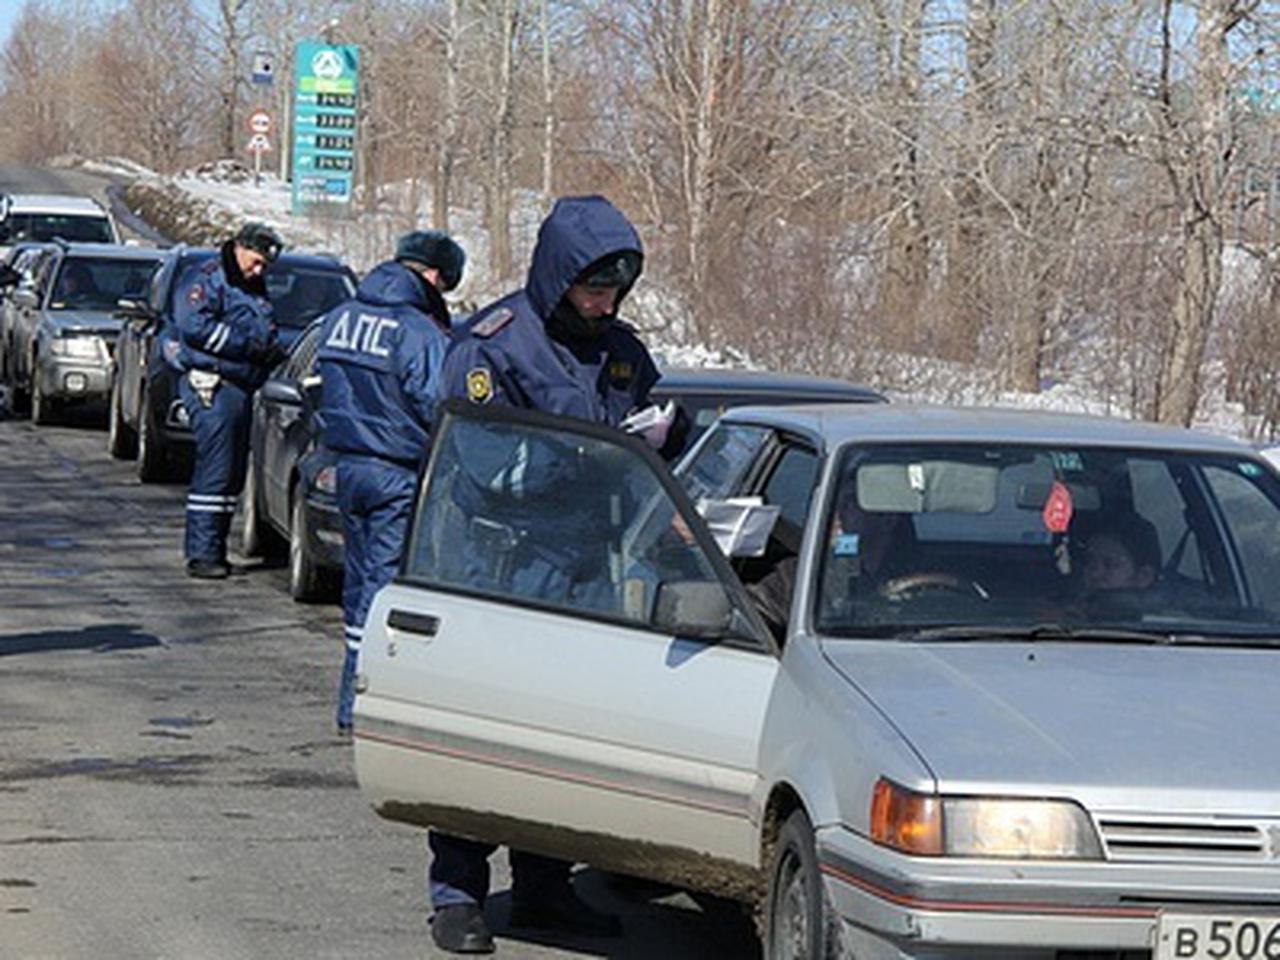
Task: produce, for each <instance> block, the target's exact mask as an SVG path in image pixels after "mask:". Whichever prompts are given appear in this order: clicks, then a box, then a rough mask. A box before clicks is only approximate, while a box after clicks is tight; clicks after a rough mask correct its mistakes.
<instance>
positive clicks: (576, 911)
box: [429, 196, 682, 953]
mask: <svg viewBox="0 0 1280 960" xmlns="http://www.w3.org/2000/svg"><path fill="white" fill-rule="evenodd" d="M642 265H643V250H642V247H641V245H640V238H639V236H638V235H637V233H636V231H635V229H634V228H633V227H632V225H631V224H630V222H628V220H627V218H626V217H625V216H624V215H623V214H622V213H621V212H620V211H619V210H618V209H617V208H615V207H614V206H613V205H612V204H611V203H610V202H609V201H608V200H606V199H605V198H604V197H599V196H589V197H567V198H563V199H561V200H559V201H557V203H556V204H555V207H554V208H553V209H552V211H551V214H550V215H549V216H548V217H547V219H546V220H545V221H544V222H543V224H542V226H541V228H540V230H539V232H538V240H537V244H536V246H535V248H534V251H533V259H532V263H531V264H530V267H529V273H528V278H527V281H526V283H525V286H524V288H523V289H521V290H519V291H517V292H515V293H512V294H509V295H508V296H506V297H504V298H502V299H500V300H498V301H497V302H495V303H493V304H492V305H490V306H489V307H487V308H485V309H483V310H482V311H480V312H478V313H477V314H476V315H475V317H474V318H473V319H472V320H471V321H470V322H469V323H468V324H467V325H466V326H465V327H464V328H463V329H462V330H460V331H458V332H457V333H456V334H455V341H454V343H453V345H452V346H451V347H450V349H449V353H448V356H447V357H446V358H445V364H444V371H443V384H444V395H445V396H447V397H465V398H467V399H469V400H470V401H471V402H472V403H477V404H489V403H496V404H507V405H511V406H516V407H523V408H526V409H536V410H541V411H545V412H549V413H555V414H562V415H565V416H570V417H577V418H580V419H585V420H591V421H594V422H596V423H605V424H610V425H614V426H624V425H625V424H626V422H627V420H628V417H629V415H632V414H634V413H635V412H636V411H638V410H645V409H651V408H650V403H649V390H650V389H651V388H652V386H653V385H654V383H655V382H656V381H657V380H658V371H657V368H656V366H655V365H654V362H653V360H652V358H651V357H650V355H649V352H648V350H647V349H646V348H645V347H644V345H643V344H642V343H641V342H640V340H639V338H638V337H637V336H636V334H635V333H634V331H633V330H632V329H631V328H630V327H629V326H627V325H626V324H624V323H622V322H620V321H619V320H618V319H617V316H616V315H617V310H618V306H619V304H620V303H621V302H622V300H623V298H624V297H626V295H627V293H628V292H629V291H630V290H631V287H632V286H633V284H634V283H635V281H636V279H637V278H638V277H639V275H640V270H641V267H642ZM649 421H650V423H651V425H650V426H649V428H648V429H647V430H646V431H645V438H646V440H648V442H649V443H650V444H651V445H652V446H653V447H655V448H664V447H665V448H666V449H665V450H663V452H664V453H665V454H671V453H672V452H673V449H672V445H673V444H678V443H681V442H682V438H681V437H680V436H679V432H680V431H679V430H678V429H672V427H673V425H674V421H673V419H672V417H671V416H670V413H669V412H668V413H667V414H665V415H662V416H657V417H652V416H651V417H650V418H649ZM464 459H466V460H467V461H468V463H469V464H470V469H471V470H472V471H473V473H474V474H475V475H474V476H471V477H469V478H468V479H469V480H470V481H471V482H470V483H469V484H463V485H461V486H462V487H463V489H462V490H460V491H459V492H458V493H457V495H458V496H460V497H462V498H466V497H468V496H476V497H480V496H483V495H484V493H483V491H484V489H485V488H486V487H490V488H492V487H494V486H495V485H497V486H501V487H502V488H503V490H504V491H505V492H507V493H514V494H515V495H516V496H517V497H525V498H527V499H528V502H530V503H533V502H535V501H537V499H538V496H540V495H543V494H545V493H546V492H547V491H550V490H552V489H553V488H554V487H555V486H556V484H557V477H560V476H561V475H562V473H563V470H564V469H572V467H571V466H567V465H566V463H565V462H564V457H563V456H562V455H561V454H560V453H559V452H558V451H556V450H554V449H553V448H550V447H548V448H546V449H541V450H535V451H529V459H528V460H527V461H526V462H525V464H524V465H523V468H522V469H521V470H519V471H518V474H519V478H520V479H519V483H520V486H521V489H520V490H513V488H512V484H511V483H508V482H507V479H514V477H515V475H516V472H513V473H512V478H507V477H506V475H505V474H504V473H503V467H502V465H501V464H486V462H485V461H486V459H487V458H486V451H480V450H476V451H470V452H469V456H468V457H466V458H464ZM482 473H483V474H485V475H484V476H481V475H480V474H482ZM488 474H492V476H489V475H488ZM541 502H542V503H546V502H547V501H545V500H543V501H541ZM527 519H528V522H529V523H549V524H558V525H560V527H562V528H563V533H564V536H563V538H561V539H562V541H563V542H565V543H567V544H573V543H575V542H579V541H581V540H583V539H586V540H589V539H590V538H589V537H585V538H584V537H580V536H579V535H578V533H577V532H575V531H576V529H577V526H578V524H577V520H578V518H577V517H575V515H574V509H573V508H572V507H571V506H566V507H563V508H560V509H554V508H547V509H545V510H542V511H538V510H531V511H530V512H529V514H528V517H527ZM537 539H546V538H537ZM573 552H574V551H573V549H572V548H570V549H569V550H567V551H566V558H564V559H566V560H569V559H571V558H569V557H568V554H571V553H573ZM481 559H482V558H481ZM516 576H517V577H519V576H524V577H525V578H526V583H525V584H523V585H522V584H516V585H515V591H516V592H518V591H519V590H520V589H521V587H522V586H524V587H530V588H533V589H536V590H539V591H542V595H544V596H545V595H546V591H549V590H550V591H560V592H563V591H569V590H573V589H576V587H575V586H574V584H575V582H576V580H575V577H574V576H572V575H570V574H567V573H566V571H565V570H564V569H563V563H562V562H560V560H559V559H558V558H550V559H548V558H535V559H533V560H532V561H531V562H530V563H528V564H526V565H525V567H524V568H523V570H522V571H521V573H518V574H517V575H516ZM575 600H577V601H578V602H583V603H586V604H588V605H590V603H591V600H590V598H575ZM429 843H430V846H431V850H432V854H433V858H432V863H431V868H430V872H429V881H430V884H429V885H430V898H431V902H432V906H433V908H434V911H435V914H434V916H433V918H432V923H431V934H432V938H433V940H434V941H435V943H436V944H437V946H439V947H441V948H442V949H444V950H448V951H451V952H454V953H489V952H492V950H493V948H494V947H493V938H492V935H491V933H490V931H489V929H488V927H487V925H486V923H485V920H484V915H483V912H482V908H483V904H484V900H485V897H486V894H487V893H488V889H489V866H488V857H489V855H490V854H491V853H492V852H493V851H494V849H495V847H494V845H492V844H487V843H480V842H477V841H473V840H469V839H465V838H461V837H453V836H449V835H447V834H443V833H440V832H438V831H433V832H432V833H431V834H430V837H429ZM570 866H571V865H570V864H569V863H567V862H565V861H562V860H556V859H552V858H549V857H543V856H538V855H535V854H530V853H526V852H523V851H517V850H513V851H511V869H512V877H513V882H512V908H511V915H510V922H511V925H512V926H516V927H519V926H525V927H533V928H548V927H559V928H562V929H566V930H569V931H573V932H577V933H583V934H588V935H605V936H608V935H617V934H618V933H619V932H620V926H619V924H618V921H617V918H616V917H612V916H609V915H607V914H603V913H600V912H599V911H597V910H595V909H594V908H592V907H591V906H589V905H588V904H586V903H584V902H583V901H582V900H580V899H579V898H578V897H577V895H576V894H575V893H574V891H573V888H572V886H571V884H570V882H569V870H570Z"/></svg>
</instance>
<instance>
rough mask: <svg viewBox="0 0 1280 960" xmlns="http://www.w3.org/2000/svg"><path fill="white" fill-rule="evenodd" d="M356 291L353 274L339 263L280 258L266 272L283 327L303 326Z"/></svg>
mask: <svg viewBox="0 0 1280 960" xmlns="http://www.w3.org/2000/svg"><path fill="white" fill-rule="evenodd" d="M354 295H355V285H354V284H353V283H352V282H351V278H350V277H348V276H347V274H346V273H345V272H344V271H343V270H342V269H341V268H339V267H337V266H334V267H328V268H326V267H321V266H301V265H297V264H292V263H287V262H277V263H276V264H274V265H273V266H272V268H271V269H270V270H269V271H268V272H267V296H268V297H269V298H270V300H271V306H272V309H273V310H274V312H275V318H276V323H278V324H279V325H280V326H282V327H292V328H297V329H301V328H303V327H305V326H306V325H307V324H309V323H310V322H311V321H312V320H314V319H316V317H318V316H320V315H321V314H323V313H328V312H329V311H330V310H332V309H333V308H334V307H336V306H337V305H338V304H340V303H342V302H343V301H344V300H349V299H350V298H351V297H352V296H354Z"/></svg>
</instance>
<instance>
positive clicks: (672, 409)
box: [619, 400, 676, 433]
mask: <svg viewBox="0 0 1280 960" xmlns="http://www.w3.org/2000/svg"><path fill="white" fill-rule="evenodd" d="M675 415H676V404H675V401H674V400H668V401H667V404H666V406H664V407H660V406H658V405H657V404H656V403H652V404H650V405H649V406H647V407H645V408H644V409H643V410H636V411H633V412H632V413H629V414H627V416H626V417H625V418H624V419H623V421H622V423H621V424H619V426H621V427H622V429H623V430H625V431H627V433H644V432H645V431H646V430H652V429H653V428H654V427H657V426H662V425H663V424H669V423H670V422H671V421H672V420H673V419H674V418H675Z"/></svg>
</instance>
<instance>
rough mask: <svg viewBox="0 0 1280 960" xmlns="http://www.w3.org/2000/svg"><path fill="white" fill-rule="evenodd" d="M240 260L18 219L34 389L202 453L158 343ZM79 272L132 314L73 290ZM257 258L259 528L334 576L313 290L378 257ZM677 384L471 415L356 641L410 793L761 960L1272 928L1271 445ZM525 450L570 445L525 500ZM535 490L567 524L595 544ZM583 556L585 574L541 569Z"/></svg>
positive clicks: (7, 365)
mask: <svg viewBox="0 0 1280 960" xmlns="http://www.w3.org/2000/svg"><path fill="white" fill-rule="evenodd" d="M210 255H212V251H207V250H190V249H187V248H182V247H179V248H174V249H172V250H144V249H142V248H127V247H119V246H112V245H107V244H101V243H86V242H69V241H67V240H64V239H59V238H55V239H53V240H50V239H49V238H41V239H36V240H26V241H23V242H22V243H20V244H19V245H18V246H15V247H14V249H13V250H12V251H11V256H10V258H9V260H8V262H7V267H6V269H5V270H3V271H0V282H4V283H6V284H8V285H9V287H11V288H12V289H13V292H12V293H10V294H9V295H8V296H6V297H5V298H4V311H5V312H4V315H3V318H2V319H0V323H2V324H3V325H2V326H0V334H2V335H3V336H0V347H2V348H3V354H2V357H3V365H2V368H0V369H3V373H4V378H5V381H6V383H7V384H8V385H9V387H10V389H11V390H13V391H17V392H18V393H20V394H21V393H25V394H27V400H28V402H29V404H30V406H31V408H32V414H33V418H34V419H36V420H37V422H44V421H45V420H46V419H47V417H48V416H52V415H54V414H55V413H56V412H57V410H58V407H57V405H58V404H68V403H70V402H72V401H82V400H88V399H89V398H91V397H93V398H97V399H99V400H101V399H103V398H104V397H106V398H109V403H108V404H107V406H108V408H109V414H108V421H109V423H108V444H109V446H110V449H111V452H112V453H113V454H114V455H116V456H120V457H127V456H136V457H137V459H138V468H139V476H140V478H141V479H143V480H148V481H149V480H157V479H178V478H179V477H180V466H181V463H182V461H183V459H184V457H183V454H182V451H183V448H184V447H187V446H189V444H190V437H189V432H188V431H187V429H186V424H185V423H184V420H183V416H182V413H181V407H180V405H175V403H174V393H173V383H172V376H171V374H169V373H168V371H167V370H166V369H164V368H163V366H162V365H160V364H157V363H156V360H155V357H154V353H155V348H154V342H155V334H156V333H157V331H158V330H159V329H160V328H161V326H162V325H163V324H164V323H165V322H166V319H167V317H169V316H170V315H171V311H172V293H173V284H174V280H175V278H176V277H177V276H178V275H180V274H181V272H182V271H183V269H185V267H186V266H187V265H189V264H191V263H193V262H196V261H197V260H199V259H200V258H202V257H207V256H210ZM77 266H83V267H85V268H86V269H87V270H88V271H89V273H90V274H91V276H90V278H89V279H90V280H91V281H92V282H93V284H94V285H95V286H96V287H98V288H99V289H102V290H109V291H110V292H111V294H112V295H114V296H115V297H116V300H115V302H114V305H112V304H109V303H106V299H107V294H106V293H104V294H103V295H102V296H101V297H100V299H99V300H97V301H93V302H92V303H87V304H85V305H81V306H75V305H74V301H73V293H74V289H71V290H70V291H69V289H68V288H69V287H70V288H75V282H71V283H70V284H67V283H65V282H64V281H66V280H67V279H68V276H69V274H70V273H71V272H74V270H73V268H74V267H77ZM138 274H145V282H141V281H142V278H141V277H140V276H138ZM268 286H269V289H270V290H271V291H272V294H273V299H274V300H275V301H276V305H277V312H278V316H279V318H280V320H281V323H282V325H283V326H284V327H285V328H286V331H287V332H286V336H287V337H289V338H290V339H291V340H292V345H291V348H290V351H289V353H288V356H287V357H286V359H285V360H284V361H283V362H282V363H281V364H280V366H279V367H278V369H277V370H276V371H274V373H273V375H272V377H271V378H270V380H268V382H267V383H266V385H265V386H264V387H263V388H262V389H261V390H260V391H259V392H258V394H257V396H256V398H255V402H254V410H253V431H252V453H251V467H250V475H249V481H248V484H247V489H246V497H245V501H244V510H243V518H244V527H243V548H244V549H245V551H246V552H250V553H255V552H260V551H267V550H270V549H272V548H274V547H279V546H282V545H283V544H284V543H285V542H287V543H288V544H289V555H290V574H291V576H290V591H291V593H292V594H293V595H294V597H296V598H298V599H312V598H315V597H317V596H319V595H322V594H323V592H324V588H325V587H326V585H328V584H331V583H332V582H333V580H334V575H335V573H336V571H337V570H339V569H340V565H341V534H340V527H339V524H338V518H337V512H336V509H335V507H334V498H333V493H334V463H333V459H332V456H331V455H330V454H328V453H327V452H326V451H325V450H324V449H323V446H322V445H321V444H320V443H319V438H318V430H317V425H316V419H315V415H314V414H315V409H316V399H317V390H318V389H319V386H320V381H319V376H318V373H317V369H316V350H317V347H318V339H319V335H320V334H319V326H318V324H317V323H316V322H315V318H316V317H317V316H318V315H319V314H320V313H322V312H323V311H324V310H325V309H327V308H328V307H329V306H332V305H334V304H335V303H337V302H339V301H340V300H342V299H344V298H345V297H346V296H348V295H349V294H350V292H351V291H352V289H353V286H354V276H353V275H352V273H351V271H350V270H349V269H347V268H346V267H344V266H343V265H342V264H341V263H339V262H338V261H337V260H333V259H331V258H326V257H303V256H290V257H285V258H282V259H281V260H280V261H278V262H277V264H276V267H275V268H274V271H273V272H272V273H269V274H268ZM95 305H97V306H95ZM11 310H12V311H17V312H16V313H13V312H11ZM107 318H111V319H113V320H114V321H115V322H116V324H117V326H118V328H119V329H118V332H117V333H113V332H112V329H111V328H110V325H109V324H108V322H107ZM655 393H656V395H657V397H658V398H659V399H663V400H665V399H667V398H671V399H675V400H677V401H678V402H680V403H681V404H682V405H683V406H684V408H685V410H686V411H687V412H688V413H689V415H690V417H691V419H692V421H693V424H694V437H693V441H694V442H693V445H692V447H691V449H690V450H689V452H688V453H687V454H685V455H684V457H683V458H682V459H681V460H680V461H679V462H678V463H677V464H675V465H674V467H671V466H670V465H668V464H664V463H662V462H661V461H660V460H659V459H658V458H657V456H656V455H655V454H654V453H653V451H652V450H650V449H649V448H648V447H647V446H646V445H645V444H644V443H643V442H642V441H640V440H638V439H636V438H634V437H628V436H625V435H623V434H621V433H620V432H618V431H614V430H610V429H606V428H603V427H600V426H598V425H594V424H587V423H581V422H577V421H567V420H564V419H559V418H553V417H549V416H547V415H545V414H539V413H533V412H529V411H521V410H513V409H508V408H489V407H484V406H475V405H471V404H467V403H464V402H457V401H451V402H449V403H447V404H445V405H443V406H442V408H441V416H440V420H439V423H438V425H437V428H436V432H435V438H434V442H433V447H432V451H431V453H430V456H429V458H428V462H427V463H426V464H425V466H424V469H423V475H422V479H421V485H422V486H421V491H420V496H419V499H418V503H417V505H416V507H415V511H414V516H413V519H412V521H411V524H410V534H409V542H408V544H407V545H406V551H405V558H404V562H403V565H402V569H401V571H400V575H399V576H398V577H397V579H396V581H395V582H394V583H393V584H391V585H389V586H388V587H387V588H385V589H384V590H382V591H381V592H380V593H379V594H378V596H377V598H376V599H375V601H374V604H373V607H372V609H371V610H370V613H369V617H368V621H367V624H366V629H365V639H364V644H363V648H362V654H361V678H360V680H359V682H358V684H359V689H360V694H359V695H358V697H357V700H356V724H355V741H354V754H355V764H356V772H357V776H358V779H359V781H360V786H361V789H362V790H363V791H364V792H365V794H366V795H367V796H368V797H369V799H370V800H371V802H372V803H373V805H374V807H375V809H376V810H377V812H378V813H379V814H380V815H382V816H384V817H386V818H388V819H391V820H396V821H401V822H405V823H410V824H416V825H426V826H433V827H436V828H442V829H448V830H450V831H453V832H457V833H460V834H463V835H466V836H470V837H475V838H477V839H481V840H485V841H491V842H495V843H508V844H512V845H515V846H517V847H518V848H521V849H527V850H531V851H535V852H540V853H543V854H547V855H551V856H557V857H562V858H565V859H569V860H583V861H586V862H589V863H591V864H592V865H594V866H597V867H602V868H605V869H612V870H616V871H618V872H620V873H624V874H634V875H639V876H647V877H651V878H654V879H658V880H662V881H667V882H671V883H674V884H676V885H678V886H681V887H685V888H691V889H695V890H698V889H701V890H707V891H711V892H714V893H719V894H726V895H729V896H732V897H735V898H739V899H742V900H744V901H746V902H749V903H753V904H755V905H756V906H758V907H759V910H760V916H761V918H762V921H763V924H762V927H763V934H764V956H765V958H766V960H817V958H825V957H858V958H876V960H880V958H897V960H904V958H919V960H923V958H929V960H972V958H974V957H984V958H985V957H999V958H1001V960H1100V958H1124V960H1152V958H1154V960H1174V958H1177V960H1210V958H1212V960H1259V958H1269V960H1274V958H1276V957H1280V772H1278V768H1277V765H1276V764H1275V763H1274V762H1271V761H1268V760H1267V759H1266V758H1267V757H1275V756H1276V755H1277V753H1280V711H1277V710H1276V708H1275V685H1276V683H1275V681H1276V677H1277V676H1280V537H1277V536H1276V531H1277V529H1280V473H1277V471H1276V470H1275V469H1274V468H1273V467H1272V466H1271V465H1270V464H1269V463H1268V461H1267V460H1266V459H1264V457H1263V456H1262V455H1261V454H1260V453H1259V452H1258V451H1255V450H1253V449H1251V448H1250V447H1248V446H1246V445H1244V444H1242V443H1238V442H1236V441H1233V440H1230V439H1227V438H1221V437H1212V436H1207V435H1202V434H1196V433H1194V432H1191V431H1185V430H1171V429H1167V428H1163V427H1157V426H1153V425H1149V424H1139V423H1129V422H1123V421H1118V420H1108V419H1103V418H1088V417H1069V416H1062V415H1053V414H1042V413H1041V414H1037V413H1025V412H1024V413H1018V412H1011V411H973V410H950V409H940V408H927V407H913V406H908V405H887V404H883V403H880V402H878V401H881V400H883V399H884V398H883V397H881V396H880V395H879V394H877V393H875V392H874V391H870V390H867V389H865V388H860V387H856V386H853V385H851V384H847V383H843V382H840V381H831V380H818V379H815V378H794V377H779V376H775V375H767V374H746V373H735V372H725V371H694V370H668V371H666V372H665V373H664V376H663V379H662V381H661V383H660V384H659V387H658V389H657V390H656V391H655ZM531 447H537V448H542V449H546V450H549V451H555V452H561V451H562V452H563V453H564V457H563V458H557V462H559V463H563V464H564V465H565V469H564V471H563V475H558V476H557V482H556V483H555V484H554V485H549V486H548V488H547V489H545V490H543V491H541V492H538V493H536V494H526V493H525V492H524V491H523V486H524V485H519V486H520V487H521V490H520V492H516V490H515V485H512V484H509V483H506V482H502V472H501V471H502V470H503V469H508V468H512V467H514V466H515V465H518V464H522V463H524V462H527V460H528V451H529V449H530V448H531ZM477 448H483V449H484V450H485V451H486V456H485V457H484V458H481V459H482V460H483V462H482V463H477V462H476V460H477V458H474V457H473V456H471V455H470V453H471V452H473V451H474V450H476V449H477ZM486 465H493V466H496V467H497V468H498V473H497V474H495V475H492V476H486V475H485V474H484V470H485V469H486ZM529 497H537V498H543V499H538V500H536V501H534V502H530V500H529ZM531 510H533V511H539V512H540V514H539V515H543V514H544V513H545V512H550V515H553V516H554V515H558V514H556V513H555V512H556V511H560V512H562V513H563V515H564V517H565V518H566V519H570V520H572V521H573V523H572V529H573V530H575V531H577V532H578V534H579V536H578V537H577V538H576V539H575V540H574V542H573V543H572V544H571V549H566V544H565V543H563V542H561V541H562V540H563V539H564V534H563V531H562V530H560V528H558V527H557V526H556V525H555V524H529V523H527V522H526V521H527V519H528V517H529V516H530V515H531V514H530V512H529V511H531ZM557 557H560V558H565V562H566V563H569V564H570V565H571V570H566V571H565V573H566V578H565V579H566V580H568V581H569V582H570V583H572V584H573V585H574V589H569V590H563V591H561V593H560V594H557V595H554V596H550V595H543V594H542V593H540V592H539V590H538V589H537V588H536V587H537V584H541V583H543V582H544V581H545V578H543V577H537V578H529V577H520V576H514V575H513V573H514V572H515V571H517V570H519V569H520V565H521V564H522V563H527V562H529V560H530V558H535V560H536V562H538V563H543V564H547V563H555V562H557V561H556V559H555V558H557ZM553 580H554V578H553ZM554 582H560V581H558V580H557V581H554ZM577 587H583V588H584V589H577ZM587 587H589V589H587Z"/></svg>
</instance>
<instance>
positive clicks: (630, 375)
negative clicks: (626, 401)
mask: <svg viewBox="0 0 1280 960" xmlns="http://www.w3.org/2000/svg"><path fill="white" fill-rule="evenodd" d="M633 379H635V369H634V368H633V367H632V366H631V364H630V363H628V362H627V361H626V360H614V361H613V362H612V363H610V364H609V382H610V383H612V384H613V385H614V386H615V387H629V386H630V385H631V381H632V380H633Z"/></svg>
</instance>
